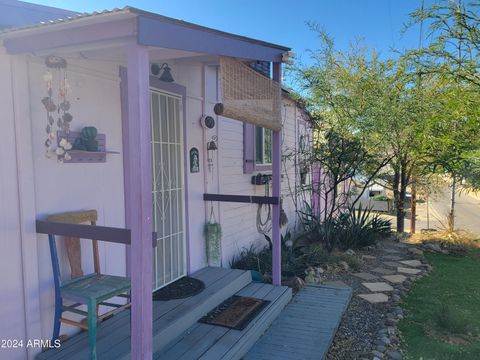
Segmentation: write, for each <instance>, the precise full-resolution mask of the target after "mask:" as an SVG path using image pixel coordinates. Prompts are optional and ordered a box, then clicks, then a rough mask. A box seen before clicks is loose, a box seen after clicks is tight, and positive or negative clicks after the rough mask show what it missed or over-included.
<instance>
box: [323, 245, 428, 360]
mask: <svg viewBox="0 0 480 360" xmlns="http://www.w3.org/2000/svg"><path fill="white" fill-rule="evenodd" d="M355 256H358V257H359V258H360V259H361V260H362V266H361V267H360V269H359V270H357V272H354V273H348V272H346V273H345V272H344V273H338V274H336V275H335V274H332V275H330V276H328V277H327V278H326V279H325V280H330V281H332V280H336V281H338V280H341V281H343V282H344V283H346V284H347V285H348V286H350V287H351V288H352V289H353V298H352V300H351V302H350V306H349V309H348V310H347V312H346V313H345V315H344V318H343V320H342V324H341V325H340V327H339V330H338V332H337V335H336V337H335V340H334V342H333V344H332V346H331V349H330V351H329V353H328V355H327V357H326V360H344V359H362V360H379V359H402V357H403V355H402V354H401V352H400V351H399V350H398V349H399V347H400V337H399V334H398V330H397V328H396V324H397V322H398V321H399V320H400V319H402V318H403V316H404V310H403V309H402V308H401V306H400V301H401V297H402V296H403V295H404V294H405V293H407V292H408V291H409V289H410V288H411V286H412V284H413V282H414V281H415V280H416V279H417V278H420V277H422V276H424V275H425V274H426V273H427V272H428V271H430V270H431V267H430V266H429V265H428V263H427V262H426V260H425V258H424V257H423V255H422V251H421V250H420V249H418V248H415V247H411V246H409V245H406V244H403V243H397V242H394V241H385V242H381V243H379V244H378V245H377V246H376V247H371V248H369V249H365V250H360V251H358V252H356V254H355Z"/></svg>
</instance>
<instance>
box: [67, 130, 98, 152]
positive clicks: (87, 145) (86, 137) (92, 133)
mask: <svg viewBox="0 0 480 360" xmlns="http://www.w3.org/2000/svg"><path fill="white" fill-rule="evenodd" d="M96 138H97V128H96V127H94V126H86V127H84V128H83V129H82V132H81V137H79V138H76V139H75V142H74V143H73V150H83V151H85V150H86V151H98V141H97V140H95V139H96Z"/></svg>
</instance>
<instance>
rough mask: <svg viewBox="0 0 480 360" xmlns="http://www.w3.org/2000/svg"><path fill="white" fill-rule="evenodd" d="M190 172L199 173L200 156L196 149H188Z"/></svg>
mask: <svg viewBox="0 0 480 360" xmlns="http://www.w3.org/2000/svg"><path fill="white" fill-rule="evenodd" d="M190 172H191V173H198V172H200V156H199V153H198V149H197V148H196V147H193V148H191V149H190Z"/></svg>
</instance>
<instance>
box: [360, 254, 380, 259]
mask: <svg viewBox="0 0 480 360" xmlns="http://www.w3.org/2000/svg"><path fill="white" fill-rule="evenodd" d="M376 258H377V257H376V256H373V255H362V259H364V260H375V259H376Z"/></svg>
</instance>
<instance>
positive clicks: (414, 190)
mask: <svg viewBox="0 0 480 360" xmlns="http://www.w3.org/2000/svg"><path fill="white" fill-rule="evenodd" d="M410 211H411V216H410V234H415V230H416V229H415V228H416V220H417V219H416V217H417V186H416V185H415V181H414V182H413V183H412V202H411V205H410Z"/></svg>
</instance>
